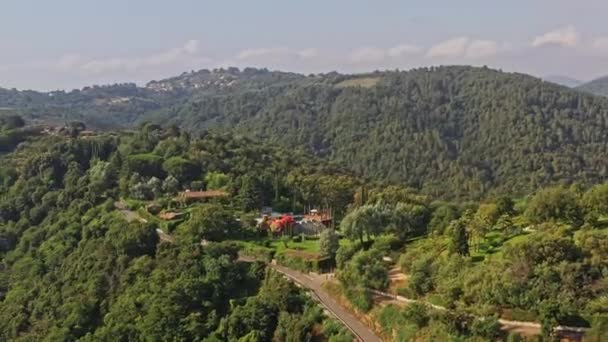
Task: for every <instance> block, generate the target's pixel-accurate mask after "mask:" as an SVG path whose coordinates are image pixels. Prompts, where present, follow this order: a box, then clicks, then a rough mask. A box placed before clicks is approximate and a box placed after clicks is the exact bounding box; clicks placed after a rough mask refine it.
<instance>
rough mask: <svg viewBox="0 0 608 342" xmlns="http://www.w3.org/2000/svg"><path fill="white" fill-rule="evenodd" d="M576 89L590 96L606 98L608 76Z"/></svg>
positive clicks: (607, 93)
mask: <svg viewBox="0 0 608 342" xmlns="http://www.w3.org/2000/svg"><path fill="white" fill-rule="evenodd" d="M577 89H579V90H582V91H586V92H588V93H591V94H595V95H600V96H608V76H604V77H600V78H597V79H595V80H593V81H590V82H587V83H585V84H582V85H580V86H578V87H577Z"/></svg>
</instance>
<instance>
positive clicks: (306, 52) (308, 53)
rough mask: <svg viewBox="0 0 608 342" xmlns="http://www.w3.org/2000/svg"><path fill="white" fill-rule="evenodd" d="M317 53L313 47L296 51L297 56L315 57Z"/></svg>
mask: <svg viewBox="0 0 608 342" xmlns="http://www.w3.org/2000/svg"><path fill="white" fill-rule="evenodd" d="M318 55H319V51H318V50H317V49H315V48H309V49H304V50H300V51H298V56H299V57H300V58H304V59H306V58H315V57H317V56H318Z"/></svg>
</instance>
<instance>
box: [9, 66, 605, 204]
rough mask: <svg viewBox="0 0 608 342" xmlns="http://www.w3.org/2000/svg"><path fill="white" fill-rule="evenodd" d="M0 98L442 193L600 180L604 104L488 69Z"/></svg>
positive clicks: (243, 76) (207, 74)
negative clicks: (243, 143)
mask: <svg viewBox="0 0 608 342" xmlns="http://www.w3.org/2000/svg"><path fill="white" fill-rule="evenodd" d="M0 107H12V108H18V110H20V111H21V112H23V113H26V114H27V115H29V116H30V117H33V118H35V119H38V120H41V121H45V120H46V121H48V122H58V121H59V122H61V121H66V120H81V121H85V123H87V125H89V126H91V127H97V128H115V127H133V126H135V125H138V124H139V123H141V122H144V121H150V122H155V123H159V124H162V125H169V124H175V125H178V126H180V127H182V128H183V129H185V130H188V131H190V132H191V133H193V134H200V133H202V132H205V131H214V130H221V131H231V132H235V133H237V134H241V135H244V136H248V137H251V138H254V139H256V140H259V141H266V142H271V143H275V144H278V145H282V146H285V147H288V148H291V149H302V150H307V151H310V152H313V153H315V154H316V155H318V156H321V157H325V158H328V159H330V160H332V161H334V162H337V163H339V164H341V165H343V166H346V167H348V168H349V169H351V170H353V171H354V172H356V173H357V174H359V175H362V176H365V177H369V178H371V179H376V180H383V181H390V182H397V183H404V184H408V185H410V186H413V187H416V188H420V189H423V190H424V191H425V192H427V193H429V194H432V195H435V196H444V197H450V198H475V197H483V196H491V195H493V194H499V193H513V194H524V193H527V192H528V191H529V189H532V188H537V187H540V186H543V185H545V184H548V183H556V182H566V183H571V182H575V181H579V182H592V183H595V182H600V181H604V180H606V179H607V177H608V165H606V163H605V160H607V159H608V133H607V132H608V99H604V98H602V97H598V96H593V95H590V94H586V93H584V92H581V91H576V90H571V89H567V88H565V87H563V86H559V85H556V84H552V83H550V82H544V81H543V80H540V79H538V78H535V77H532V76H529V75H525V74H519V73H505V72H501V71H497V70H492V69H489V68H477V67H467V66H444V67H433V68H421V69H414V70H410V71H386V72H373V73H368V74H359V75H344V74H339V73H327V74H319V75H300V74H295V73H286V72H275V71H269V70H266V69H251V68H249V69H245V70H239V69H236V68H229V69H218V70H213V71H208V70H201V71H198V72H190V73H184V74H182V75H180V76H177V77H173V78H169V79H165V80H160V81H153V82H150V83H148V84H147V86H145V87H137V86H135V85H132V84H123V85H113V86H104V87H91V88H85V89H82V90H79V91H73V92H69V93H66V92H54V93H37V92H19V91H13V90H0Z"/></svg>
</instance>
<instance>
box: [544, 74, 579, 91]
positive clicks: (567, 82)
mask: <svg viewBox="0 0 608 342" xmlns="http://www.w3.org/2000/svg"><path fill="white" fill-rule="evenodd" d="M543 79H544V80H545V81H548V82H553V83H556V84H559V85H563V86H564V87H568V88H576V87H578V86H580V85H581V84H583V82H581V81H579V80H577V79H575V78H572V77H568V76H562V75H550V76H545V77H543Z"/></svg>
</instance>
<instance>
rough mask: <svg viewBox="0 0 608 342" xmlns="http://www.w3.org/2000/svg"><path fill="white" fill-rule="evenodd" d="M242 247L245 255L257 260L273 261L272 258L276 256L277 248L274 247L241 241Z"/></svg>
mask: <svg viewBox="0 0 608 342" xmlns="http://www.w3.org/2000/svg"><path fill="white" fill-rule="evenodd" d="M240 247H241V253H242V254H243V255H245V256H248V257H251V258H254V259H257V260H264V261H267V262H270V261H272V258H274V253H275V250H274V249H272V248H268V247H262V246H255V245H251V244H247V243H241V244H240Z"/></svg>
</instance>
